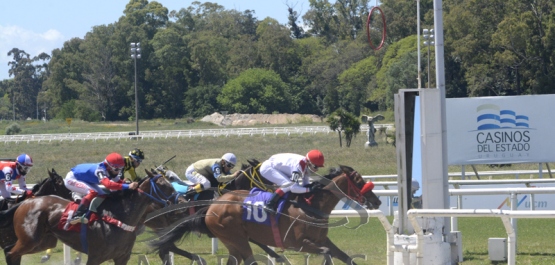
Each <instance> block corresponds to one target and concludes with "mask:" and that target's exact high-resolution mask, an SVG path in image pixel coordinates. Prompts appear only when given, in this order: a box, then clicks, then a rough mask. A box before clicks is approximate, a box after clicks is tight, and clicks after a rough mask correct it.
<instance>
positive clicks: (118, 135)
mask: <svg viewBox="0 0 555 265" xmlns="http://www.w3.org/2000/svg"><path fill="white" fill-rule="evenodd" d="M374 126H375V127H376V128H382V127H385V128H387V129H391V128H393V127H394V125H393V124H375V125H374ZM360 130H361V132H367V131H368V125H362V126H360ZM330 132H333V131H332V130H330V128H329V127H328V126H291V127H262V128H221V129H196V130H165V131H140V132H139V135H135V133H134V132H98V133H58V134H22V135H0V142H4V143H11V142H13V143H30V142H43V141H44V142H51V141H76V140H77V141H87V140H90V141H98V140H104V141H106V140H130V139H133V140H134V139H164V138H192V137H220V136H223V137H229V136H239V137H241V136H254V135H262V136H266V135H291V134H294V135H303V134H316V133H326V134H327V133H330Z"/></svg>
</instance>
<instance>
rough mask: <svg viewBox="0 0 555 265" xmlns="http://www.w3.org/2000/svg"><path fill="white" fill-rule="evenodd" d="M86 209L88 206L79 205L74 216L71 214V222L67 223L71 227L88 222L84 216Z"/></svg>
mask: <svg viewBox="0 0 555 265" xmlns="http://www.w3.org/2000/svg"><path fill="white" fill-rule="evenodd" d="M88 209H89V206H87V205H84V204H82V203H81V204H79V207H78V208H77V211H76V212H75V214H73V218H72V219H71V221H69V223H70V224H72V225H74V224H78V223H84V224H86V223H88V222H89V220H88V219H87V217H86V216H85V215H86V214H87V210H88Z"/></svg>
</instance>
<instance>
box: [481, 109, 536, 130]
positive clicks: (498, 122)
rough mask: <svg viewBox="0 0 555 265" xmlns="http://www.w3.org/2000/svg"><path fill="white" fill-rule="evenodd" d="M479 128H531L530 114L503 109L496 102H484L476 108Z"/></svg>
mask: <svg viewBox="0 0 555 265" xmlns="http://www.w3.org/2000/svg"><path fill="white" fill-rule="evenodd" d="M476 112H477V113H478V118H477V122H478V130H492V129H523V128H529V124H528V116H525V115H520V114H517V113H516V112H515V111H513V110H507V109H504V110H502V109H501V108H499V106H497V105H494V104H484V105H480V106H478V108H476Z"/></svg>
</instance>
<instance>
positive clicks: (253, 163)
mask: <svg viewBox="0 0 555 265" xmlns="http://www.w3.org/2000/svg"><path fill="white" fill-rule="evenodd" d="M248 162H249V164H250V165H246V164H243V165H242V167H241V170H240V173H239V175H238V176H237V177H236V178H234V179H233V180H231V181H229V182H225V183H220V185H219V186H218V188H211V189H209V190H205V191H202V192H201V193H200V194H199V195H200V196H199V197H198V198H197V202H198V205H197V206H191V207H192V208H194V209H193V210H189V209H188V208H189V207H179V210H178V211H174V209H175V207H168V208H162V209H161V207H159V206H157V205H155V204H153V205H151V207H149V208H148V209H147V214H149V213H153V214H155V215H156V217H152V218H149V219H147V222H146V223H145V225H146V226H147V227H149V228H151V229H152V230H153V231H154V232H155V233H156V234H158V236H161V235H162V234H161V233H164V230H165V228H167V227H169V226H170V225H171V224H172V223H174V222H178V221H179V220H182V219H183V218H186V217H188V216H189V215H190V214H191V213H193V212H197V211H199V210H200V209H202V208H204V207H206V206H207V205H208V204H209V203H208V202H207V200H212V199H213V198H214V193H217V194H219V195H222V194H224V193H227V192H229V191H233V190H250V189H251V188H253V187H259V188H261V189H266V190H271V188H272V187H273V185H274V184H273V183H272V182H270V181H268V180H267V179H265V178H261V177H260V172H259V171H258V169H259V168H260V163H259V162H258V161H257V160H255V159H253V160H248ZM161 173H163V175H164V176H165V177H168V178H169V179H170V180H171V179H172V178H173V176H172V173H173V172H171V171H164V170H162V171H161ZM178 198H179V199H181V198H182V197H178ZM182 202H183V201H180V202H178V203H182ZM181 205H182V204H181ZM174 206H180V205H174ZM156 210H158V211H156ZM251 242H252V243H254V244H255V245H258V246H259V247H260V248H261V249H262V250H264V251H265V252H266V253H268V254H269V255H270V256H271V257H273V258H275V259H276V261H278V262H279V261H282V260H283V257H281V256H280V255H278V254H277V253H276V252H275V251H273V250H272V249H271V248H269V247H268V246H266V245H263V244H260V243H258V242H256V241H252V240H251ZM157 249H158V256H159V257H160V259H162V261H164V264H166V263H167V259H168V257H169V256H168V254H169V252H173V253H175V254H177V255H181V256H183V257H186V258H188V259H190V260H195V261H197V262H198V263H199V264H207V263H206V261H204V260H203V259H202V257H200V256H199V255H196V254H193V253H190V252H188V251H186V250H183V249H180V248H178V247H177V246H176V245H175V242H173V241H167V242H165V243H164V244H161V245H159V246H158V247H157Z"/></svg>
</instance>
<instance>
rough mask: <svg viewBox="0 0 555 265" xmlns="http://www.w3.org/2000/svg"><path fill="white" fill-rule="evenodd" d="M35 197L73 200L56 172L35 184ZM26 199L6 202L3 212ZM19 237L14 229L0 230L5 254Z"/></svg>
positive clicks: (0, 242)
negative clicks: (57, 197) (55, 196)
mask: <svg viewBox="0 0 555 265" xmlns="http://www.w3.org/2000/svg"><path fill="white" fill-rule="evenodd" d="M31 191H32V192H33V196H35V197H39V196H45V195H57V196H60V197H62V198H64V199H68V200H69V199H71V191H70V190H69V189H68V188H66V186H65V185H64V179H63V178H62V177H61V176H60V175H58V173H57V172H56V170H54V169H52V171H48V178H45V179H43V180H41V181H40V182H39V183H38V184H35V185H34V186H33V188H32V189H31ZM25 199H27V198H26V196H25V195H23V196H22V197H21V198H18V199H8V200H4V201H5V202H4V203H2V208H0V209H1V210H7V209H9V208H10V207H11V206H13V205H15V204H16V203H17V202H21V201H24V200H25ZM16 241H17V237H16V235H15V232H14V230H13V227H11V226H10V227H8V228H7V229H4V228H2V229H0V247H2V249H4V254H5V255H7V253H8V251H9V249H10V248H11V247H12V246H13V245H14V244H15V242H16Z"/></svg>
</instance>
